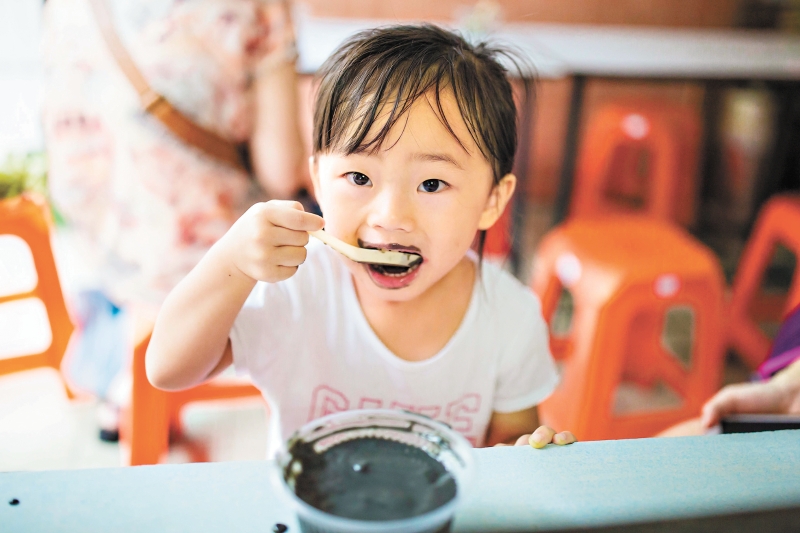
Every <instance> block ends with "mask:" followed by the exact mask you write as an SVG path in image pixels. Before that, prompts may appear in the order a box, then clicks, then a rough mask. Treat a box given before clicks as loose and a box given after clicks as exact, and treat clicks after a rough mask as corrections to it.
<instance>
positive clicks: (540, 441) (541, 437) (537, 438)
mask: <svg viewBox="0 0 800 533" xmlns="http://www.w3.org/2000/svg"><path fill="white" fill-rule="evenodd" d="M555 434H556V432H555V431H553V429H552V428H549V427H547V426H539V428H538V429H537V430H536V431H534V432H533V433H532V434H531V436H530V438H529V439H528V444H530V445H531V446H533V447H534V448H544V447H545V446H546V445H548V444H550V443H551V442H553V437H554V436H555Z"/></svg>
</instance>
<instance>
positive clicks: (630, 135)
mask: <svg viewBox="0 0 800 533" xmlns="http://www.w3.org/2000/svg"><path fill="white" fill-rule="evenodd" d="M700 132H701V127H700V119H699V117H698V114H697V113H696V112H695V111H694V110H692V109H691V108H689V107H687V106H684V105H675V104H664V103H653V102H642V103H631V104H609V105H606V106H604V107H603V108H601V109H600V110H599V111H598V112H597V113H595V114H594V116H592V117H590V118H589V120H588V123H587V125H586V128H585V132H584V134H583V140H582V146H581V149H580V152H579V154H578V160H577V162H576V171H575V188H574V193H573V197H572V204H571V207H570V215H579V216H580V215H596V214H601V213H620V212H622V213H625V212H627V213H634V212H639V213H647V214H649V215H650V216H653V217H656V218H659V219H661V220H669V221H673V222H677V223H679V224H681V225H683V226H691V225H692V224H693V223H694V219H695V196H696V178H695V176H696V173H697V165H698V146H699V141H700Z"/></svg>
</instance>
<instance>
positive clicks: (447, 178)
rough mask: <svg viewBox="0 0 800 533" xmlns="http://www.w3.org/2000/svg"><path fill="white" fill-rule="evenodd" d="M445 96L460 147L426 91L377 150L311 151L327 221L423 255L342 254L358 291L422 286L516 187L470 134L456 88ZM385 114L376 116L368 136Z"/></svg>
mask: <svg viewBox="0 0 800 533" xmlns="http://www.w3.org/2000/svg"><path fill="white" fill-rule="evenodd" d="M441 102H442V107H443V109H444V112H445V115H446V116H447V121H448V123H449V124H450V127H451V128H452V129H453V131H454V132H455V134H456V135H457V136H458V138H459V139H460V140H461V142H462V143H463V145H464V147H462V146H461V145H460V144H459V143H458V141H457V140H456V139H455V138H453V136H452V135H451V134H450V132H448V131H447V129H446V128H445V126H444V125H443V124H442V123H441V122H440V120H439V118H438V117H437V115H436V114H435V113H434V111H433V109H432V107H431V105H432V104H431V103H429V99H428V98H419V99H418V100H417V101H416V102H415V103H414V104H413V105H412V107H411V109H410V110H409V112H408V113H407V115H406V116H405V117H401V119H400V120H398V121H397V122H396V124H395V125H394V127H393V128H392V130H391V131H390V132H389V135H388V136H387V138H386V139H385V141H384V143H383V145H382V146H381V148H380V150H379V151H377V152H376V153H374V154H369V153H362V154H352V155H343V154H340V153H325V154H320V155H318V156H317V157H316V158H312V161H311V174H312V177H313V180H314V187H315V192H316V197H317V200H318V202H319V203H320V206H321V207H322V212H323V214H324V216H325V230H326V231H328V232H330V233H331V234H333V235H335V236H336V237H339V238H340V239H342V240H343V241H345V242H348V243H350V244H354V245H357V246H361V247H366V248H379V249H394V250H400V251H404V252H413V253H417V254H420V255H421V256H422V263H421V264H419V266H416V267H412V268H411V269H399V268H396V267H395V268H392V267H390V268H383V267H379V266H375V265H364V264H358V263H354V262H352V261H349V260H346V262H347V263H348V268H349V269H350V271H351V273H352V275H353V278H354V281H355V283H356V285H357V287H358V289H359V292H360V293H361V291H369V292H370V293H371V294H374V295H376V296H378V297H379V298H381V299H384V300H391V301H409V300H413V299H414V298H416V297H417V296H419V295H421V294H423V293H424V292H425V291H426V290H427V289H429V288H430V287H432V286H433V285H434V284H436V283H437V282H439V281H441V280H442V279H443V278H444V277H445V276H446V275H447V274H448V273H450V272H451V271H452V270H453V268H454V267H455V266H456V265H458V264H459V262H460V261H462V260H463V259H464V256H465V254H466V253H467V251H468V250H469V248H470V245H471V244H472V242H473V239H474V238H475V234H476V232H477V231H478V230H479V229H487V228H489V227H490V226H491V225H492V224H494V222H495V221H496V220H497V218H498V217H499V216H500V214H501V213H502V211H503V208H504V207H505V205H506V203H507V202H508V199H509V197H510V196H511V193H512V192H513V190H514V185H515V178H514V176H512V175H508V176H506V177H504V178H503V180H502V181H501V183H500V184H499V185H497V186H494V183H493V179H492V168H491V165H490V164H489V162H488V161H487V160H486V159H485V158H484V156H483V155H482V154H481V152H480V150H479V148H478V146H477V145H476V144H475V142H474V141H473V140H472V138H471V136H470V135H469V132H468V130H467V127H466V124H464V121H463V120H462V118H461V115H460V114H459V112H458V108H457V104H456V102H455V99H454V97H453V96H452V95H451V94H446V93H445V94H442V95H441ZM383 120H385V118H384V119H383ZM383 120H381V119H378V120H376V123H375V124H374V127H373V130H372V131H371V132H370V135H368V137H367V138H368V139H370V138H372V137H373V135H374V133H375V132H377V131H379V128H380V127H381V126H382V125H383Z"/></svg>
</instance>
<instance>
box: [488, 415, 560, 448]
mask: <svg viewBox="0 0 800 533" xmlns="http://www.w3.org/2000/svg"><path fill="white" fill-rule="evenodd" d="M534 428H537V429H536V431H533V432H532V433H531V431H532V430H533V429H534ZM551 442H552V443H553V444H558V445H564V444H572V443H573V442H575V436H574V435H573V434H572V433H571V432H569V431H562V432H560V433H556V432H555V431H553V430H552V429H551V428H549V427H548V426H540V425H539V409H538V408H537V407H536V406H533V407H531V408H528V409H524V410H522V411H516V412H513V413H498V412H494V413H492V419H491V420H490V421H489V431H488V433H487V435H486V445H487V446H504V445H505V446H511V445H514V446H527V445H529V444H530V445H531V446H533V447H534V448H543V447H544V446H545V445H546V444H550V443H551Z"/></svg>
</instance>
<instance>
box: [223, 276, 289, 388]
mask: <svg viewBox="0 0 800 533" xmlns="http://www.w3.org/2000/svg"><path fill="white" fill-rule="evenodd" d="M286 289H287V287H285V286H282V285H280V284H270V283H262V282H259V283H257V284H256V286H255V287H254V288H253V291H252V292H251V293H250V296H249V297H248V298H247V301H246V302H245V304H244V306H243V307H242V309H241V310H240V311H239V314H238V315H237V317H236V320H235V321H234V323H233V327H232V328H231V333H230V339H231V348H232V350H233V366H234V368H235V369H236V373H237V374H249V375H251V376H258V375H261V374H262V373H263V372H264V371H265V370H267V369H268V368H269V366H270V365H271V363H272V362H273V361H274V360H275V359H276V358H278V357H279V354H280V353H281V352H282V351H283V350H282V346H283V344H285V343H286V342H287V337H289V336H290V332H291V331H292V330H293V329H296V326H294V325H293V324H292V322H294V320H292V317H293V315H294V313H293V312H292V309H291V307H292V305H291V297H290V294H289V291H287V290H286Z"/></svg>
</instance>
